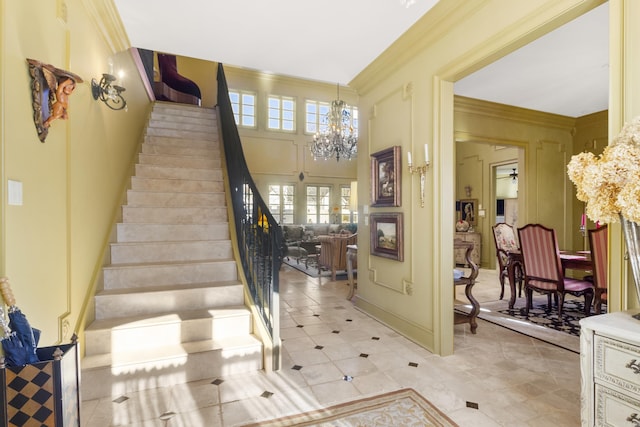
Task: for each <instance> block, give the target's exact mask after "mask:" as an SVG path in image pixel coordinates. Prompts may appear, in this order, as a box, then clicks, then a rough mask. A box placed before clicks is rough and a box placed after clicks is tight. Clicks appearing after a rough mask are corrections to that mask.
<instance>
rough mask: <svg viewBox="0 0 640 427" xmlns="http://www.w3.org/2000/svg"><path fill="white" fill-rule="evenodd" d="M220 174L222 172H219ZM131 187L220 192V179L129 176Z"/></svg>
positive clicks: (146, 189)
mask: <svg viewBox="0 0 640 427" xmlns="http://www.w3.org/2000/svg"><path fill="white" fill-rule="evenodd" d="M220 175H221V176H222V174H220ZM131 189H132V190H136V191H174V192H175V191H181V192H192V193H193V192H221V191H224V184H223V182H222V180H215V181H212V180H202V179H176V178H142V177H132V178H131Z"/></svg>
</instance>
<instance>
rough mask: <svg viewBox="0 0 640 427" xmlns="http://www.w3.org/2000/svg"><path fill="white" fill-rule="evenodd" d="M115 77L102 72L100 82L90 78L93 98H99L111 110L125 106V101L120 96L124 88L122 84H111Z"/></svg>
mask: <svg viewBox="0 0 640 427" xmlns="http://www.w3.org/2000/svg"><path fill="white" fill-rule="evenodd" d="M115 81H116V77H115V76H113V75H111V74H106V73H105V74H103V75H102V78H101V79H100V83H98V82H96V79H91V93H92V94H93V99H96V100H97V99H99V100H100V101H102V102H104V103H105V104H107V107H109V108H111V109H112V110H122V109H123V108H125V107H126V106H127V101H125V100H124V98H123V97H122V92H124V91H125V90H126V89H125V88H123V87H122V86H118V85H112V84H111V83H113V82H115Z"/></svg>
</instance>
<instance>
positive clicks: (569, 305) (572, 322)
mask: <svg viewBox="0 0 640 427" xmlns="http://www.w3.org/2000/svg"><path fill="white" fill-rule="evenodd" d="M497 311H498V313H502V314H504V315H507V316H511V317H515V318H516V319H520V320H525V321H526V320H527V318H526V317H525V314H524V307H521V308H520V307H515V308H514V309H513V310H509V309H503V310H497ZM606 312H607V305H606V304H602V314H604V313H606ZM591 314H594V313H593V309H592V311H591ZM584 317H585V315H584V300H583V299H575V300H574V299H570V300H566V301H565V302H564V307H563V309H562V319H560V318H558V309H557V307H556V306H555V303H554V304H553V306H552V307H551V309H549V306H548V304H547V303H546V298H545V302H544V303H541V302H540V301H536V299H535V298H534V303H533V308H532V309H529V319H528V321H529V322H530V323H533V324H534V325H539V326H544V327H546V328H551V329H555V330H556V331H560V332H565V333H568V334H571V335H575V336H577V337H579V336H580V323H579V322H580V320H581V319H584Z"/></svg>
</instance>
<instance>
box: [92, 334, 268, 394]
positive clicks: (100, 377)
mask: <svg viewBox="0 0 640 427" xmlns="http://www.w3.org/2000/svg"><path fill="white" fill-rule="evenodd" d="M116 356H117V357H116V358H115V359H114V358H112V356H111V355H110V354H104V355H96V356H88V357H85V358H84V359H82V365H81V366H82V399H83V400H93V399H98V398H102V397H109V398H116V397H120V396H122V395H126V394H127V393H132V392H136V391H139V390H147V389H152V388H157V387H168V386H171V385H175V384H183V383H186V382H190V381H196V380H199V379H203V378H215V377H223V376H229V375H236V374H242V373H248V372H255V371H259V370H261V369H262V367H263V365H262V343H261V342H260V341H259V340H258V339H257V338H256V337H255V336H253V335H246V336H239V337H229V338H222V339H216V340H206V341H197V342H191V343H185V344H181V345H177V346H167V347H164V348H161V349H158V348H155V349H152V350H150V351H148V352H138V351H136V352H132V353H121V354H118V355H116ZM151 375H152V376H151Z"/></svg>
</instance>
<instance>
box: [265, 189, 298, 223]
mask: <svg viewBox="0 0 640 427" xmlns="http://www.w3.org/2000/svg"><path fill="white" fill-rule="evenodd" d="M274 187H277V188H278V193H277V196H278V200H277V202H276V201H274V200H273V197H274V195H273V194H272V193H271V190H272V188H274ZM284 187H290V188H291V205H290V206H291V211H290V212H289V211H287V206H288V205H287V203H285V202H286V201H285V192H284ZM268 191H269V193H268V194H269V210H270V211H271V215H273V217H274V218H275V219H276V221H277V223H278V224H293V223H294V222H295V217H296V186H295V185H294V184H287V183H283V184H269V187H268ZM285 215H290V217H291V220H290V221H286V222H285V221H283V218H285Z"/></svg>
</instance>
